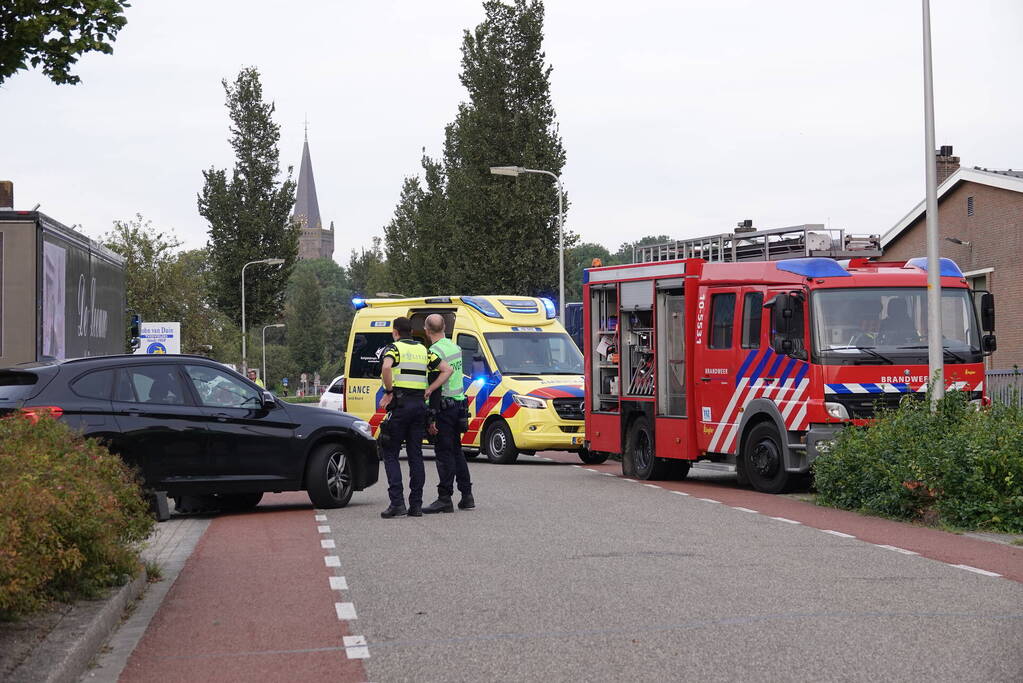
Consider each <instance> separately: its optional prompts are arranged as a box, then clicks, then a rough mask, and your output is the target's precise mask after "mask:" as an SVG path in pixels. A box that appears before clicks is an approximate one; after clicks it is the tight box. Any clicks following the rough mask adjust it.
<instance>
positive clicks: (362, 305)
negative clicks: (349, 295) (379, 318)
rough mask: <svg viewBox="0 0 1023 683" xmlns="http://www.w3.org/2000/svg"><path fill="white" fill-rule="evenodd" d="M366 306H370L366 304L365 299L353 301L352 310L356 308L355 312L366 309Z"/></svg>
mask: <svg viewBox="0 0 1023 683" xmlns="http://www.w3.org/2000/svg"><path fill="white" fill-rule="evenodd" d="M366 306H369V304H367V303H366V300H365V299H359V298H355V299H352V308H354V309H355V310H359V309H360V308H366Z"/></svg>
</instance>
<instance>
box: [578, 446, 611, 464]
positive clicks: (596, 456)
mask: <svg viewBox="0 0 1023 683" xmlns="http://www.w3.org/2000/svg"><path fill="white" fill-rule="evenodd" d="M607 456H608V454H607V453H603V452H601V451H591V450H589V449H588V448H584V449H582V450H581V451H579V459H580V460H582V461H583V464H585V465H599V464H600V463H602V462H604V461H605V460H607Z"/></svg>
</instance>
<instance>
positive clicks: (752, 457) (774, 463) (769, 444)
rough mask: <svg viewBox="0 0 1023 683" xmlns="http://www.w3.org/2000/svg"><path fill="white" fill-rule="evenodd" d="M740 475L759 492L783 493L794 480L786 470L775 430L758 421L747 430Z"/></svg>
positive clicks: (778, 437)
mask: <svg viewBox="0 0 1023 683" xmlns="http://www.w3.org/2000/svg"><path fill="white" fill-rule="evenodd" d="M742 457H743V461H744V462H743V473H744V474H745V475H746V477H747V478H748V479H749V482H750V484H752V485H753V488H754V489H756V490H757V491H760V492H761V493H782V492H784V491H785V490H787V489H788V487H789V486H790V485H791V484H792V483H793V481H794V475H791V474H789V473H788V472H786V471H785V455H784V450H783V448H782V443H781V436H780V435H779V434H778V429H777V428H776V427H775V426H774V424H772V423H770V422H761V423H760V424H758V425H756V426H754V427H753V429H751V430H750V432H749V435H748V436H747V437H746V442H745V446H744V447H743V449H742Z"/></svg>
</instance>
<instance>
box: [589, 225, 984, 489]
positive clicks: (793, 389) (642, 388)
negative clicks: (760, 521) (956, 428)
mask: <svg viewBox="0 0 1023 683" xmlns="http://www.w3.org/2000/svg"><path fill="white" fill-rule="evenodd" d="M879 254H880V252H879V251H878V250H877V243H876V240H874V239H871V238H854V237H851V236H846V235H845V234H844V232H843V231H841V230H830V229H825V228H824V227H823V226H815V225H809V226H798V227H795V228H782V229H777V230H765V231H759V232H751V233H735V234H724V235H716V236H712V237H708V238H698V239H691V240H686V241H680V242H673V243H670V244H664V245H654V246H651V247H642V248H640V249H638V250H637V254H636V258H635V259H634V260H635V261H636V263H633V264H629V265H622V266H608V267H603V268H590V269H588V270H586V271H585V275H584V283H585V285H584V296H583V299H584V307H585V311H584V317H585V336H584V347H585V348H584V353H585V361H586V366H585V382H586V411H585V420H586V438H587V442H588V443H587V446H588V448H589V449H590V450H591V451H597V452H604V453H615V454H621V456H622V466H623V471H624V472H625V474H626V475H627V476H635V477H637V478H640V479H665V478H682V477H684V476H685V475H686V474H687V473H688V471H689V468H690V466H691V465H692V464H693V463H694V462H695V461H698V460H699V461H704V462H709V463H716V464H717V465H716V466H717V467H723V468H728V469H731V468H734V469H735V470H736V471H737V473H738V476H739V480H740V482H741V483H749V484H752V486H753V487H754V488H756V489H757V490H759V491H764V492H768V493H779V492H782V491H784V490H786V489H788V488H790V487H792V486H793V485H797V484H799V483H801V482H804V481H805V480H806V479H807V477H808V476H809V472H810V466H811V463H812V462H813V460H814V458H816V457H817V455H818V453H819V452H820V449H821V446H822V444H826V443H827V442H829V441H830V440H832V439H833V438H834V436H835V435H836V433H837V431H838V430H839V429H840V428H842V427H843V426H844V425H847V424H850V423H851V424H865V423H866V422H867V421H868V420H869V419H870V418H871V417H872V416H873V415H874V412H875V410H876V409H877V407H878V406H879V405H881V406H894V405H897V404H898V402H899V401H900V400H901V399H902V398H903V397H904V396H906V395H907V394H913V395H917V396H921V397H922V396H923V395H924V394H925V392H926V390H927V385H928V380H929V377H928V357H927V338H926V334H927V329H928V328H927V260H926V259H925V258H916V259H911V260H909V261H900V262H883V261H874V260H871V257H876V256H878V255H879ZM941 287H942V293H941V307H942V332H943V346H944V352H945V359H944V360H945V371H944V372H945V379H946V383H947V386H948V388H949V389H954V390H960V391H964V392H968V393H969V395H970V398H971V400H974V401H977V402H978V403H980V402H982V401H984V400H985V397H984V363H983V359H984V356H985V355H987V354H990V353H991V352H992V351H994V349H995V337H994V334H993V332H994V302H993V299H992V296H991V294H990V293H988V292H981V291H971V290H970V289H969V287H968V285H967V283H966V279H965V278H964V277H963V274H962V272H960V270H959V268H958V267H957V266H956V264H955V263H954V262H953V261H951V260H949V259H941Z"/></svg>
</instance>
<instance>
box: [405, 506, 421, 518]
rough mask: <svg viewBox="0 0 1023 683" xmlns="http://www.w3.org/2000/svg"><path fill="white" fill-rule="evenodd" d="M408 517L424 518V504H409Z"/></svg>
mask: <svg viewBox="0 0 1023 683" xmlns="http://www.w3.org/2000/svg"><path fill="white" fill-rule="evenodd" d="M408 516H409V517H422V516H423V504H422V503H409V504H408Z"/></svg>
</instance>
